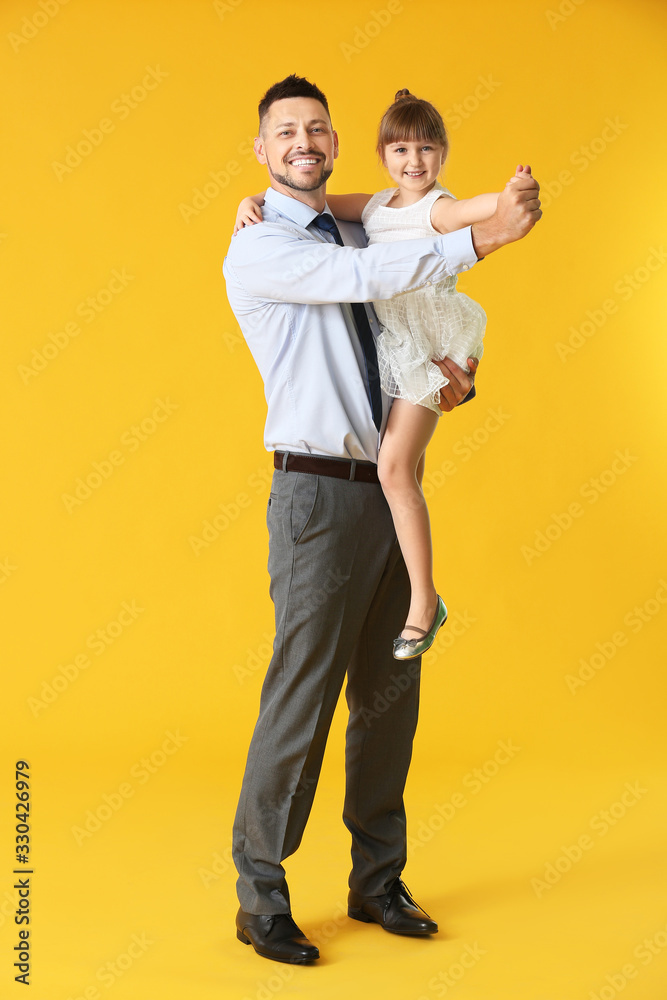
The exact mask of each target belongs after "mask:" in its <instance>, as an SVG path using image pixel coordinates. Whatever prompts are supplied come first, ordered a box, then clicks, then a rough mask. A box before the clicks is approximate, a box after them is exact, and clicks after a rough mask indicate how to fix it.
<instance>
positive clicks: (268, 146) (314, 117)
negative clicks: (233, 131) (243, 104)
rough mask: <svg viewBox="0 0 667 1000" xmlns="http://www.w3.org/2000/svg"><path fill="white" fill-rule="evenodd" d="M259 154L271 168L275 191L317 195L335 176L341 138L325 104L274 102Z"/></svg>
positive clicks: (257, 141)
mask: <svg viewBox="0 0 667 1000" xmlns="http://www.w3.org/2000/svg"><path fill="white" fill-rule="evenodd" d="M255 153H256V155H257V159H258V160H259V162H260V163H265V164H266V166H267V167H268V170H269V173H270V175H271V178H272V181H273V182H274V183H273V187H279V186H282V187H285V188H291V189H292V190H296V191H316V190H317V189H318V188H321V187H322V186H323V185H324V184H325V183H326V181H327V180H328V179H329V177H330V176H331V173H332V171H333V161H334V160H335V159H336V157H337V156H338V136H337V135H336V133H335V132H334V130H333V128H332V127H331V120H330V119H329V115H328V114H327V110H326V108H325V107H324V105H323V104H320V102H319V101H317V100H315V99H314V98H312V97H287V98H285V99H284V100H282V101H274V103H273V104H272V105H271V107H270V108H269V110H268V112H267V113H266V115H265V116H264V120H263V122H262V126H261V130H260V136H259V138H258V139H255ZM290 193H291V192H290V191H285V194H290Z"/></svg>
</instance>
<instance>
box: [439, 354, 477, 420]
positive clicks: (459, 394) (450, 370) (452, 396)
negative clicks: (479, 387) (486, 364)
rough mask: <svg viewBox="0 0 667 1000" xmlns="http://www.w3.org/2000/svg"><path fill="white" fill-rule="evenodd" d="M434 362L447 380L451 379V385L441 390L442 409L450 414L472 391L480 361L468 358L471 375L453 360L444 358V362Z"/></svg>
mask: <svg viewBox="0 0 667 1000" xmlns="http://www.w3.org/2000/svg"><path fill="white" fill-rule="evenodd" d="M432 361H433V364H435V365H437V366H438V368H439V369H440V371H441V372H442V374H443V375H444V376H445V378H448V379H449V385H446V386H444V387H443V388H442V389H441V390H440V409H441V410H442V411H443V412H444V413H449V411H450V410H453V409H454V407H455V406H458V404H459V403H460V402H461V400H462V399H463V398H464V397H465V396H467V395H468V393H469V392H470V390H471V389H472V387H473V383H474V381H475V373H476V371H477V366H478V365H479V361H478V360H477V358H468V367H469V368H470V374H469V375H468V374H467V372H466V371H465V369H464V368H460V367H459V366H458V365H457V364H456V362H455V361H452V359H451V358H443V359H442V360H439V359H438V358H432Z"/></svg>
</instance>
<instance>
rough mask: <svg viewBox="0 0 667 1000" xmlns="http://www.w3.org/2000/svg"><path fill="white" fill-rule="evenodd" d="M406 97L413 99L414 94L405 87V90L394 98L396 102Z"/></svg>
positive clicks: (398, 92)
mask: <svg viewBox="0 0 667 1000" xmlns="http://www.w3.org/2000/svg"><path fill="white" fill-rule="evenodd" d="M404 97H412V94H411V93H410V91H409V90H408V89H407V87H404V88H403V90H397V91H396V97H395V98H394V101H400V100H401V99H402V98H404Z"/></svg>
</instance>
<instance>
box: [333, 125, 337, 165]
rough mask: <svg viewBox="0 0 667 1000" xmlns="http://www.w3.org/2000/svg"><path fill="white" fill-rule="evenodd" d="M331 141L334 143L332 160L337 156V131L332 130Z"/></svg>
mask: <svg viewBox="0 0 667 1000" xmlns="http://www.w3.org/2000/svg"><path fill="white" fill-rule="evenodd" d="M333 143H334V153H333V155H334V160H335V159H337V158H338V132H336V130H335V129H334V130H333Z"/></svg>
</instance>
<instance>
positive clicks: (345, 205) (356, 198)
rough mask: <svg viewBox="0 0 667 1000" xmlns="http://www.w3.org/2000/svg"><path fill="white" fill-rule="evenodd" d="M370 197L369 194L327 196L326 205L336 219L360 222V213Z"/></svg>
mask: <svg viewBox="0 0 667 1000" xmlns="http://www.w3.org/2000/svg"><path fill="white" fill-rule="evenodd" d="M372 197H373V196H372V195H371V194H328V195H327V205H328V206H329V208H330V209H331V211H332V212H333V214H334V215H335V217H336V218H337V219H342V221H343V222H361V213H362V212H363V210H364V209H365V208H366V205H367V204H368V202H369V201H370V200H371V198H372Z"/></svg>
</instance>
